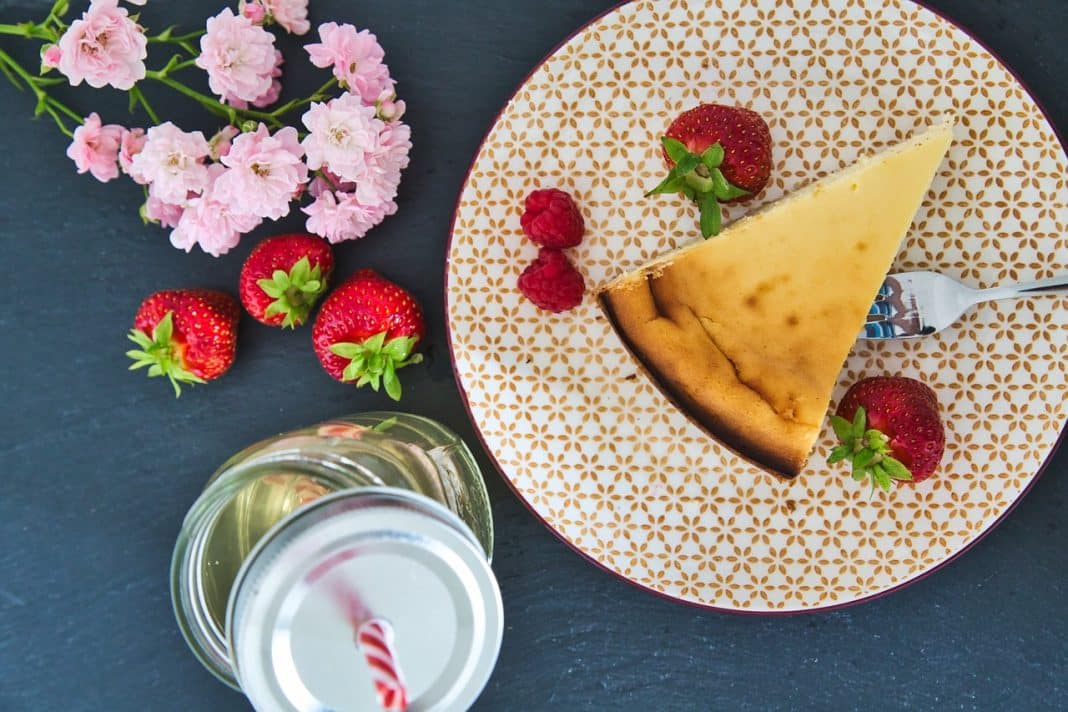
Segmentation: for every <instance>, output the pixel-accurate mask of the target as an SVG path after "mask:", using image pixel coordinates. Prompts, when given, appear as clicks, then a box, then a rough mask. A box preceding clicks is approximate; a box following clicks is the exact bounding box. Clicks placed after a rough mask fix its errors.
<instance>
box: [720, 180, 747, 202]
mask: <svg viewBox="0 0 1068 712" xmlns="http://www.w3.org/2000/svg"><path fill="white" fill-rule="evenodd" d="M747 195H749V191H748V190H745V189H743V188H739V187H738V186H736V185H734V184H730V185H728V187H727V194H726V196H724V197H723V198H722V199H723V200H734V199H735V198H743V197H745V196H747Z"/></svg>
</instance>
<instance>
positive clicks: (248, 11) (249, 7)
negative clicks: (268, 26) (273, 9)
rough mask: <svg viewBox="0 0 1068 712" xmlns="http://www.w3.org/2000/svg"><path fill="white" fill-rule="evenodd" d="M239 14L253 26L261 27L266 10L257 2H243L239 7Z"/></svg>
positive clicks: (265, 16) (265, 17)
mask: <svg viewBox="0 0 1068 712" xmlns="http://www.w3.org/2000/svg"><path fill="white" fill-rule="evenodd" d="M240 10H241V14H242V15H243V16H245V17H247V18H248V19H249V21H250V22H252V24H254V25H262V24H263V21H264V20H266V19H267V8H265V7H264V6H263V5H261V4H260V3H258V2H243V3H241V5H240Z"/></svg>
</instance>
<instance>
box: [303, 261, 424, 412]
mask: <svg viewBox="0 0 1068 712" xmlns="http://www.w3.org/2000/svg"><path fill="white" fill-rule="evenodd" d="M425 334H426V325H425V323H424V321H423V312H422V310H421V309H420V308H419V305H418V304H417V303H416V301H415V299H414V298H413V297H412V295H411V294H409V293H408V292H407V291H406V290H404V289H403V288H401V287H400V286H398V285H396V284H394V283H393V282H391V281H389V280H388V279H386V278H384V277H382V276H381V275H379V274H378V273H377V272H375V271H374V270H370V269H363V270H360V271H359V272H356V273H355V274H354V275H352V276H351V277H349V278H348V279H347V280H345V282H343V283H342V284H340V285H339V286H338V287H337V289H335V290H334V291H333V292H332V293H331V294H330V295H329V296H328V297H327V298H326V301H324V302H323V306H322V308H321V309H320V310H319V314H318V316H316V318H315V325H314V326H313V327H312V343H313V345H314V347H315V354H316V356H318V357H319V362H320V363H321V364H322V365H323V368H324V369H325V370H326V372H327V373H329V374H330V375H331V376H332V377H333V378H335V379H337V380H339V381H342V382H343V383H354V384H355V385H356V386H358V387H359V386H364V385H370V386H371V388H372V389H374V390H375V391H377V390H378V389H379V388H380V387H384V388H385V391H386V393H387V394H388V395H389V397H390V398H392V399H393V400H400V397H401V384H400V380H399V379H398V378H397V371H398V370H400V369H401V368H404V367H405V366H410V365H411V364H415V363H419V362H420V361H422V360H423V357H422V355H421V354H418V353H415V350H416V348H418V346H419V344H420V343H421V342H422V340H423V336H424V335H425Z"/></svg>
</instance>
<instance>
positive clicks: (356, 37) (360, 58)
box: [304, 22, 393, 104]
mask: <svg viewBox="0 0 1068 712" xmlns="http://www.w3.org/2000/svg"><path fill="white" fill-rule="evenodd" d="M319 38H320V40H321V42H319V43H318V44H310V45H305V47H304V49H305V50H307V52H308V56H309V57H310V58H311V63H312V64H314V65H315V66H316V67H320V68H326V67H333V69H334V76H335V77H337V79H338V81H339V82H340V83H341V86H342V87H344V88H347V89H349V90H350V91H352V92H354V93H356V94H359V95H360V97H361V98H362V99H363V101H364V102H365V103H368V104H371V103H374V102H375V100H376V99H378V97H379V96H380V95H381V94H382V92H383V91H384V90H386V89H392V88H393V80H392V79H391V78H390V76H389V67H387V66H386V65H385V64H383V63H382V60H383V59H384V58H385V56H386V53H385V51H384V50H383V49H382V45H380V44H378V39H377V38H376V37H375V36H374V35H372V34H371V33H370V32H368V31H367V30H362V31H360V32H357V31H356V28H355V27H353V26H352V25H348V24H346V25H338V24H337V23H336V22H326V23H323V24H322V25H319Z"/></svg>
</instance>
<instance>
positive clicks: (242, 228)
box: [171, 163, 261, 257]
mask: <svg viewBox="0 0 1068 712" xmlns="http://www.w3.org/2000/svg"><path fill="white" fill-rule="evenodd" d="M208 173H209V178H208V180H209V184H208V186H207V187H206V188H205V189H204V192H203V193H202V194H201V195H200V196H198V197H196V198H192V199H191V200H190V201H189V205H188V207H187V208H186V209H185V211H184V212H183V213H182V217H181V219H180V220H179V221H178V226H177V227H175V228H174V230H173V231H172V232H171V244H172V245H174V246H175V247H177V248H178V249H180V250H185V251H186V252H189V251H190V250H191V249H193V245H200V249H202V250H204V252H207V253H208V254H209V255H211V256H213V257H218V256H219V255H224V254H226V253H227V252H229V251H230V250H232V249H233V248H234V247H236V246H237V243H238V242H240V241H241V235H242V234H244V233H246V232H248V231H249V230H252V229H254V228H255V227H256V226H257V225H259V224H260V222H261V221H260V218H258V217H256V216H255V215H249V214H247V213H242V212H240V211H238V210H236V209H235V208H234V206H233V205H232V204H231V203H230V202H229V201H228V200H223V199H220V198H219V196H218V195H217V194H216V191H215V187H216V186H217V185H218V183H219V181H220V180H221V179H222V178H223V177H224V176H225V175H226V174H227V170H226V169H225V168H223V167H222V166H221V165H219V164H218V163H213V164H211V166H209V167H208Z"/></svg>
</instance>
